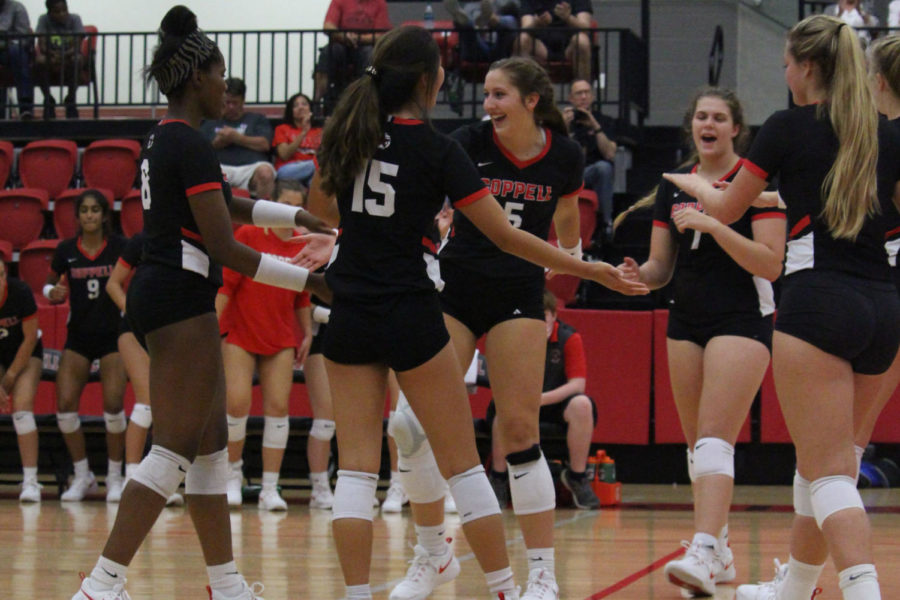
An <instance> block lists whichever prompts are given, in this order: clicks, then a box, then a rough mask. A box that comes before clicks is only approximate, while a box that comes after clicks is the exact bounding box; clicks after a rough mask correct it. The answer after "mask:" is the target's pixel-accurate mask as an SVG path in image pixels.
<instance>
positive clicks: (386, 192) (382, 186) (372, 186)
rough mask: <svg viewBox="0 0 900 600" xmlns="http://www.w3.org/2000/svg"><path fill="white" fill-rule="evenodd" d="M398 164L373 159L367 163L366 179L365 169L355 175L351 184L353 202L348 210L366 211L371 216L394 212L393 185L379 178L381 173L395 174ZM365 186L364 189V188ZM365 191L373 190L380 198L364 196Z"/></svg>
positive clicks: (388, 215) (391, 175)
mask: <svg viewBox="0 0 900 600" xmlns="http://www.w3.org/2000/svg"><path fill="white" fill-rule="evenodd" d="M397 169H398V166H397V165H395V164H392V163H388V162H383V161H380V160H373V161H372V162H371V163H369V167H368V173H369V176H368V179H367V178H366V169H364V170H362V171H361V172H360V174H359V175H357V176H356V181H355V182H354V184H353V203H352V204H351V205H350V210H352V211H353V212H358V213H368V214H370V215H372V216H373V217H390V216H391V215H392V214H394V196H395V195H396V193H395V192H394V186H392V185H391V184H389V183H386V182H384V181H382V180H381V177H382V175H387V176H389V177H396V176H397ZM364 188H365V189H364ZM367 192H374V193H376V194H381V195H382V196H383V199H382V200H380V201H379V200H378V199H377V198H365V199H363V197H364V196H365V195H367Z"/></svg>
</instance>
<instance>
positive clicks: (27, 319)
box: [0, 298, 38, 323]
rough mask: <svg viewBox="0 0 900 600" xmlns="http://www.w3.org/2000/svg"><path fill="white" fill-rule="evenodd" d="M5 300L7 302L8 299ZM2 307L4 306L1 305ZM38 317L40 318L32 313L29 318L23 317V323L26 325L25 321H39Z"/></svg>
mask: <svg viewBox="0 0 900 600" xmlns="http://www.w3.org/2000/svg"><path fill="white" fill-rule="evenodd" d="M4 300H6V298H4ZM0 306H2V305H0ZM37 316H38V314H37V313H32V314H30V315H28V316H27V317H22V322H23V323H24V322H25V321H30V320H32V319H37Z"/></svg>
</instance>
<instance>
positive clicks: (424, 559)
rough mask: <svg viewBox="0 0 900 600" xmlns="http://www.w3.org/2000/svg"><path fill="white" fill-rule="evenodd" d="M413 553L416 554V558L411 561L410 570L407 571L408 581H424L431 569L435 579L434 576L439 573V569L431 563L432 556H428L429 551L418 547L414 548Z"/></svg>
mask: <svg viewBox="0 0 900 600" xmlns="http://www.w3.org/2000/svg"><path fill="white" fill-rule="evenodd" d="M413 552H414V553H415V556H413V559H412V560H411V561H409V569H407V570H406V579H408V580H410V581H422V579H423V578H425V577H427V576H428V570H429V569H430V570H431V571H432V577H433V576H434V575H433V574H434V573H437V569H436V568H435V567H434V565H433V564H432V562H431V555H430V554H428V550H426V549H425V548H424V547H422V546H416V547H414V548H413Z"/></svg>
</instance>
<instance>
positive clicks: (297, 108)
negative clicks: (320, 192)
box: [272, 94, 322, 187]
mask: <svg viewBox="0 0 900 600" xmlns="http://www.w3.org/2000/svg"><path fill="white" fill-rule="evenodd" d="M320 143H322V128H321V127H313V126H312V102H310V99H309V96H307V95H306V94H294V95H293V96H291V97H290V98H288V101H287V104H286V105H285V107H284V123H282V124H281V125H279V126H278V127H276V128H275V136H274V137H273V138H272V146H273V147H274V148H275V171H276V178H277V179H279V180H281V179H293V180H296V181H299V182H301V183H302V184H303V185H305V186H307V187H308V186H309V180H310V179H312V176H313V173H314V172H315V170H316V165H315V162H314V161H313V157H314V156H315V155H316V149H317V148H318V147H319V144H320Z"/></svg>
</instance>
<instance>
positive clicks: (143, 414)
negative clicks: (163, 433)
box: [131, 402, 153, 429]
mask: <svg viewBox="0 0 900 600" xmlns="http://www.w3.org/2000/svg"><path fill="white" fill-rule="evenodd" d="M131 422H132V423H134V424H135V425H137V426H138V427H143V428H144V429H150V426H151V425H153V411H152V410H150V405H149V404H141V403H140V402H138V403H136V404H135V405H134V408H132V409H131Z"/></svg>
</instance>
